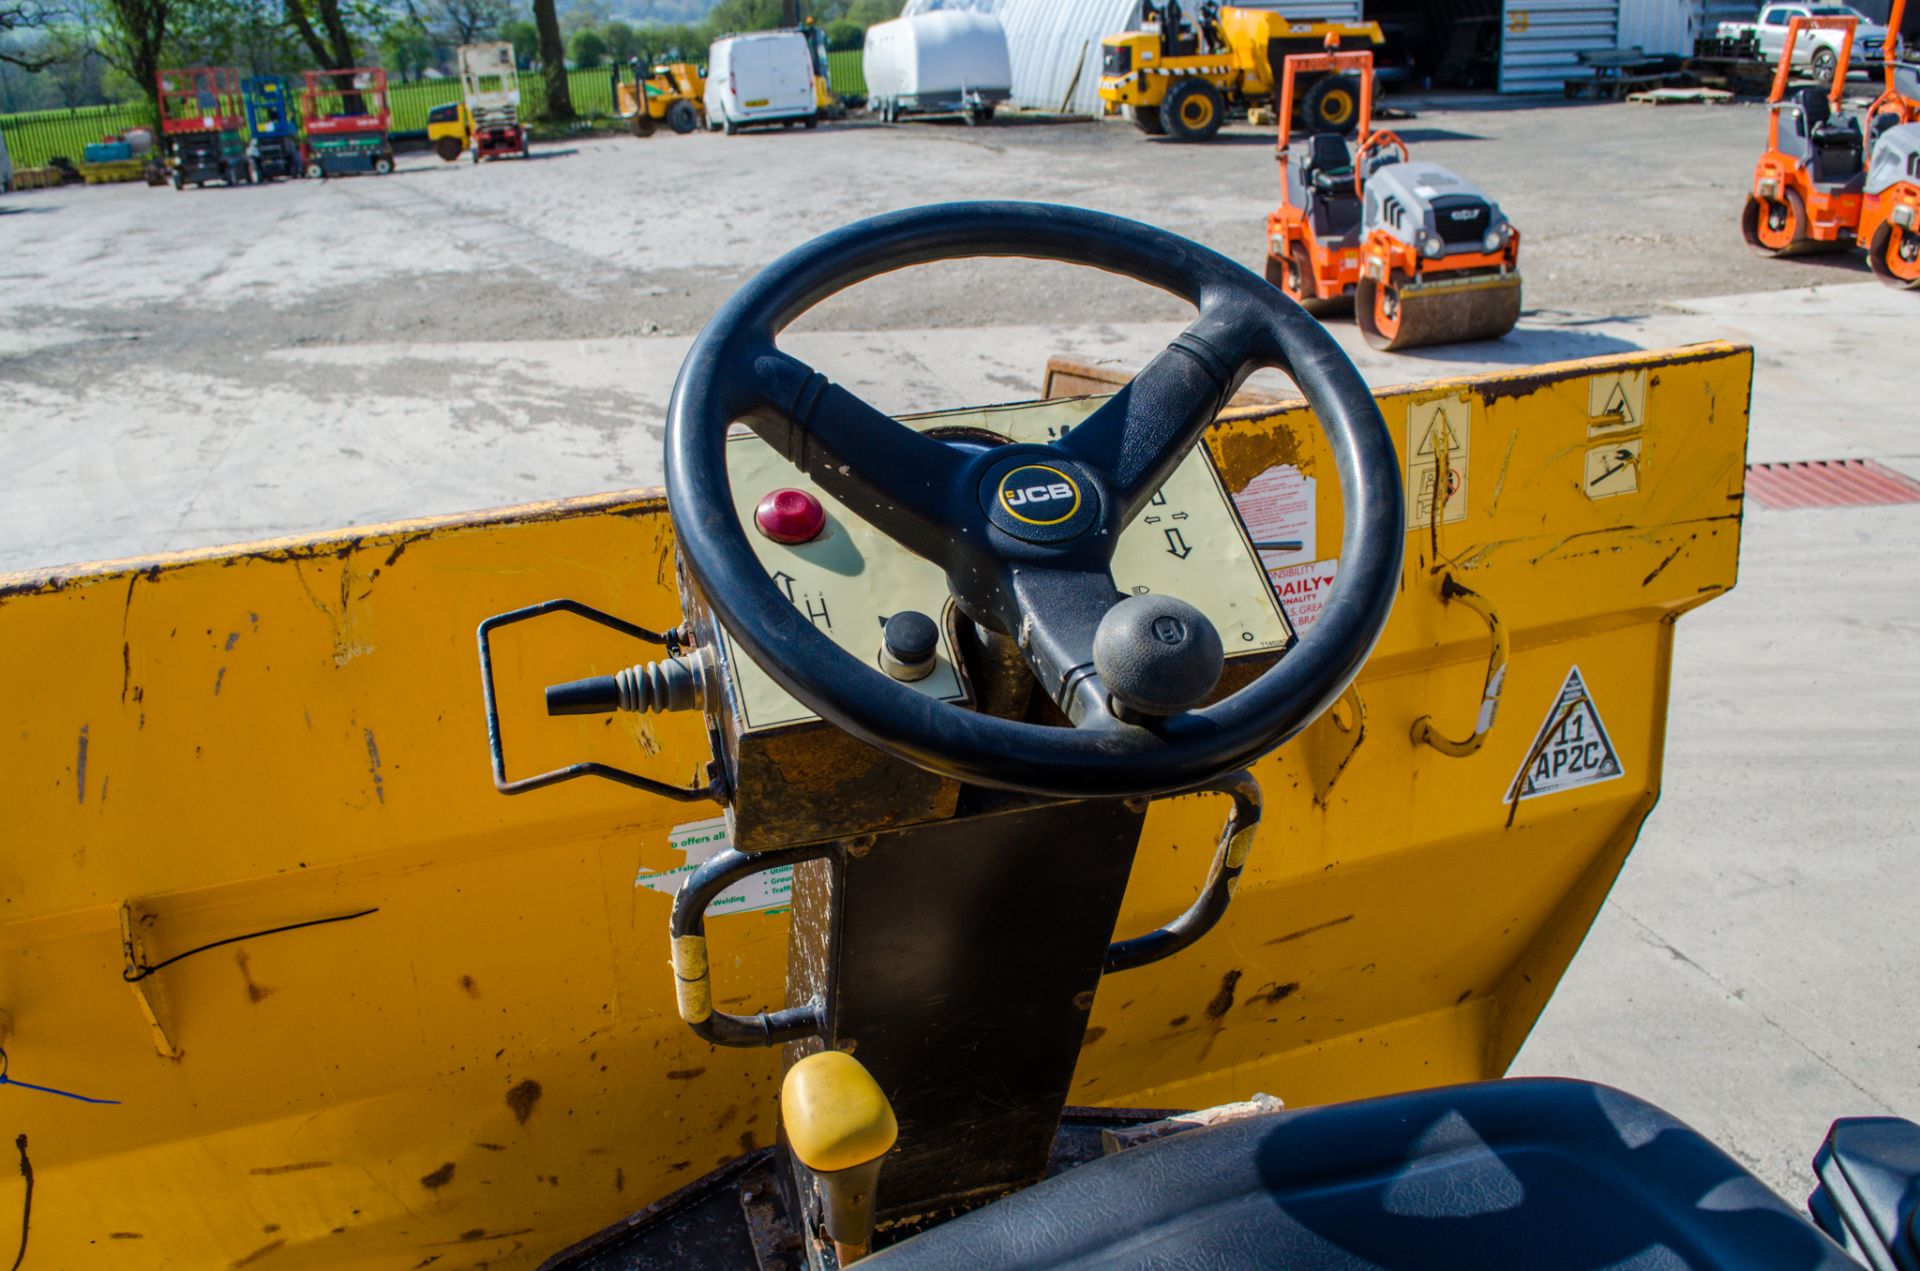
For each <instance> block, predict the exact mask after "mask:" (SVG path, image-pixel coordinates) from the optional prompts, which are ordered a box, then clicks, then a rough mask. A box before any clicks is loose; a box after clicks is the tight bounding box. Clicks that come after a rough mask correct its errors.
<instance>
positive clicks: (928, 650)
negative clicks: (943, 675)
mask: <svg viewBox="0 0 1920 1271" xmlns="http://www.w3.org/2000/svg"><path fill="white" fill-rule="evenodd" d="M939 647H940V628H939V626H938V625H936V624H935V623H934V621H933V619H932V618H929V617H927V615H926V614H924V613H920V612H918V611H917V610H913V609H902V610H901V611H900V612H899V613H896V614H894V615H893V617H891V618H888V619H887V625H886V629H885V630H884V632H883V633H882V634H881V637H880V668H881V669H882V670H884V671H885V672H886V673H887V674H888V675H891V676H892V677H893V678H894V679H896V680H924V679H926V678H927V676H929V675H931V674H933V668H934V667H935V666H936V665H938V663H939V658H937V657H936V656H934V655H935V653H936V652H937V651H938V649H939Z"/></svg>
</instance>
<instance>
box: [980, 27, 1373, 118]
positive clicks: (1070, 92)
mask: <svg viewBox="0 0 1920 1271" xmlns="http://www.w3.org/2000/svg"><path fill="white" fill-rule="evenodd" d="M983 7H984V6H983ZM1185 7H1186V8H1187V10H1188V12H1189V13H1190V14H1191V13H1192V12H1194V11H1197V10H1198V9H1199V7H1200V6H1199V3H1198V0H1194V2H1193V3H1192V4H1189V5H1187V6H1185ZM1240 7H1242V8H1257V9H1279V10H1281V11H1282V12H1285V13H1289V14H1292V15H1294V16H1296V17H1299V18H1302V19H1319V20H1327V19H1332V20H1340V19H1346V20H1350V21H1357V20H1358V19H1359V17H1360V7H1361V0H1272V2H1262V0H1254V2H1253V3H1246V4H1242V5H1241V6H1240ZM991 10H992V12H993V14H994V16H995V17H997V18H999V19H1000V25H1001V26H1002V27H1003V28H1004V29H1005V30H1006V33H1007V56H1008V58H1009V60H1010V61H1011V62H1012V64H1013V99H1012V100H1013V104H1014V105H1016V106H1022V107H1025V108H1026V109H1029V110H1051V111H1060V112H1063V113H1065V114H1072V115H1094V116H1098V115H1099V113H1100V92H1099V88H1100V41H1101V40H1103V39H1104V38H1106V37H1107V36H1109V35H1116V34H1118V33H1119V32H1121V31H1126V30H1130V29H1132V28H1134V27H1136V26H1137V25H1138V24H1139V22H1140V0H992V4H991Z"/></svg>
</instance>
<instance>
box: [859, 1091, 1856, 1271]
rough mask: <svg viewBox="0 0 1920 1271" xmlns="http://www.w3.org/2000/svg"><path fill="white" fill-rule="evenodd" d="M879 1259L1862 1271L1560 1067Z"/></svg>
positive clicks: (1050, 1203) (1678, 1130)
mask: <svg viewBox="0 0 1920 1271" xmlns="http://www.w3.org/2000/svg"><path fill="white" fill-rule="evenodd" d="M885 1177H886V1176H885V1175H884V1174H882V1175H881V1178H882V1183H881V1186H882V1189H883V1191H884V1188H885V1181H884V1180H885ZM864 1265H865V1266H866V1267H871V1268H872V1269H873V1271H932V1269H933V1268H942V1269H944V1268H950V1267H993V1268H997V1269H1006V1271H1011V1269H1013V1268H1023V1269H1032V1271H1038V1269H1039V1268H1062V1267H1088V1268H1090V1267H1115V1268H1118V1267H1128V1268H1132V1267H1169V1268H1171V1267H1190V1268H1206V1269H1207V1271H1234V1269H1237V1268H1275V1267H1284V1268H1287V1269H1288V1271H1310V1269H1319V1268H1340V1269H1341V1271H1348V1269H1353V1271H1358V1269H1360V1268H1416V1267H1417V1268H1460V1269H1462V1271H1467V1269H1469V1268H1471V1269H1473V1271H1484V1269H1486V1268H1506V1267H1513V1268H1527V1269H1528V1271H1576V1269H1577V1271H1597V1269H1598V1268H1602V1267H1609V1268H1619V1267H1635V1268H1649V1269H1651V1268H1659V1269H1660V1271H1683V1269H1685V1271H1706V1269H1708V1268H1713V1269H1715V1271H1733V1269H1734V1268H1741V1269H1742V1271H1789V1269H1791V1271H1810V1269H1813V1268H1818V1269H1820V1271H1859V1267H1858V1266H1857V1265H1856V1264H1854V1263H1853V1262H1851V1261H1850V1260H1849V1259H1848V1258H1847V1257H1846V1255H1845V1254H1843V1253H1842V1252H1841V1250H1840V1248H1839V1247H1838V1246H1837V1245H1835V1244H1834V1243H1833V1242H1832V1241H1830V1240H1828V1239H1827V1238H1826V1237H1825V1236H1823V1235H1821V1234H1820V1232H1819V1231H1817V1230H1816V1229H1815V1228H1814V1227H1813V1225H1812V1224H1811V1223H1809V1222H1807V1221H1806V1219H1804V1218H1803V1217H1801V1216H1800V1215H1799V1214H1797V1213H1796V1212H1795V1211H1794V1210H1792V1209H1790V1208H1789V1207H1788V1206H1787V1205H1786V1203H1785V1202H1784V1201H1782V1200H1781V1199H1780V1198H1779V1197H1777V1196H1775V1195H1774V1194H1773V1193H1772V1192H1770V1191H1768V1190H1767V1188H1766V1187H1765V1185H1763V1184H1762V1183H1761V1182H1760V1181H1759V1180H1758V1179H1756V1178H1754V1177H1753V1176H1752V1175H1751V1174H1749V1173H1747V1172H1746V1170H1744V1169H1742V1168H1741V1167H1740V1166H1739V1165H1738V1164H1736V1163H1735V1162H1734V1161H1733V1160H1732V1159H1731V1158H1730V1157H1728V1156H1727V1155H1726V1154H1725V1153H1724V1152H1722V1151H1720V1150H1719V1149H1718V1148H1716V1147H1714V1146H1713V1145H1712V1144H1711V1143H1709V1142H1708V1141H1707V1140H1706V1139H1704V1138H1702V1137H1701V1136H1700V1135H1699V1134H1697V1133H1695V1132H1694V1131H1693V1130H1691V1129H1689V1128H1688V1127H1687V1126H1685V1125H1683V1124H1682V1123H1680V1122H1679V1121H1676V1120H1675V1119H1674V1118H1673V1117H1671V1116H1668V1115H1667V1114H1666V1113H1664V1112H1662V1111H1660V1110H1659V1109H1658V1108H1655V1107H1653V1106H1652V1105H1651V1104H1648V1103H1645V1102H1643V1101H1641V1100H1639V1099H1636V1098H1634V1097H1633V1096H1632V1095H1628V1094H1623V1093H1621V1092H1620V1091H1618V1090H1613V1089H1609V1088H1608V1087H1606V1086H1597V1085H1590V1084H1587V1083H1585V1082H1577V1081H1557V1080H1540V1079H1518V1080H1513V1081H1497V1082H1487V1083H1484V1084H1480V1085H1469V1086H1455V1087H1451V1088H1447V1089H1440V1090H1426V1091H1420V1092H1417V1093H1414V1094H1404V1095H1393V1096H1389V1097H1387V1098H1382V1099H1369V1100H1366V1101H1364V1102H1359V1103H1350V1104H1338V1105H1334V1106H1330V1107H1324V1108H1307V1109H1303V1110H1300V1111H1296V1112H1282V1113H1276V1114H1275V1115H1273V1116H1267V1117H1257V1118H1253V1119H1249V1120H1244V1121H1236V1122H1230V1123H1227V1124H1224V1125H1218V1126H1214V1127H1212V1128H1209V1129H1204V1130H1193V1131H1189V1132H1187V1133H1185V1134H1179V1135H1175V1136H1174V1137H1172V1138H1168V1139H1163V1140H1160V1141H1158V1142H1155V1143H1150V1144H1147V1145H1145V1146H1142V1147H1137V1148H1134V1149H1132V1150H1130V1151H1127V1152H1122V1153H1120V1154H1119V1155H1117V1156H1110V1157H1106V1158H1104V1159H1102V1160H1098V1161H1094V1162H1092V1163H1090V1164H1087V1165H1082V1166H1080V1167H1079V1168H1077V1169H1072V1170H1068V1171H1067V1172H1066V1173H1064V1174H1061V1175H1059V1176H1058V1177H1055V1178H1051V1179H1048V1180H1047V1181H1045V1182H1043V1183H1040V1184H1038V1185H1037V1186H1034V1187H1032V1188H1029V1189H1028V1190H1026V1191H1024V1192H1021V1193H1019V1194H1018V1195H1015V1196H1011V1197H1008V1198H1007V1199H1005V1200H1002V1201H998V1202H996V1203H994V1204H992V1205H988V1206H986V1207H984V1208H981V1209H977V1210H975V1211H973V1212H972V1213H970V1214H966V1215H964V1216H962V1217H960V1218H956V1219H954V1220H953V1221H952V1222H949V1223H947V1224H946V1225H944V1226H941V1227H936V1228H934V1229H932V1230H931V1231H928V1232H925V1233H923V1234H921V1235H919V1236H916V1237H914V1238H912V1239H910V1240H906V1241H903V1242H902V1243H900V1244H898V1245H895V1246H893V1247H892V1248H889V1249H884V1250H881V1251H880V1252H879V1253H877V1254H875V1255H874V1256H873V1258H872V1259H871V1260H870V1261H868V1262H867V1263H865V1264H864Z"/></svg>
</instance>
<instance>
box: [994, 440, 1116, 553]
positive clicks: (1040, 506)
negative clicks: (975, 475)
mask: <svg viewBox="0 0 1920 1271" xmlns="http://www.w3.org/2000/svg"><path fill="white" fill-rule="evenodd" d="M980 506H981V508H982V509H983V510H984V511H985V512H986V514H987V517H988V519H990V520H991V521H992V522H993V523H994V524H995V525H996V526H998V527H999V528H1000V529H1002V530H1004V531H1006V532H1007V533H1009V534H1011V535H1013V536H1014V537H1015V538H1019V539H1024V540H1026V541H1027V542H1029V543H1059V542H1064V541H1066V540H1067V539H1070V538H1074V537H1077V536H1078V535H1079V534H1080V533H1081V532H1082V531H1083V530H1085V529H1086V528H1087V527H1088V526H1090V525H1092V524H1093V522H1094V519H1095V512H1096V510H1097V508H1098V502H1097V498H1096V496H1095V494H1094V490H1093V486H1092V485H1091V484H1090V483H1089V482H1088V481H1087V479H1086V477H1084V476H1082V475H1081V474H1080V472H1079V471H1078V470H1077V468H1076V467H1075V465H1074V464H1072V463H1071V462H1070V461H1068V460H1066V459H1063V458H1058V457H1056V456H1055V455H1054V454H1052V453H1050V452H1048V451H1045V450H1039V449H1035V450H1032V451H1028V452H1027V453H1026V454H1022V455H1018V456H1015V457H1012V458H1009V459H1005V460H1002V461H1001V462H1000V463H997V464H995V465H994V466H993V468H992V469H991V470H990V471H988V473H987V476H986V479H985V480H984V481H982V482H981V483H980Z"/></svg>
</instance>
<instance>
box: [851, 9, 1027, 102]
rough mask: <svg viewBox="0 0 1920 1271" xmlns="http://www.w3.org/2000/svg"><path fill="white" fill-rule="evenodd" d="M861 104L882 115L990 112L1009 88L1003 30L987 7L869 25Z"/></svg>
mask: <svg viewBox="0 0 1920 1271" xmlns="http://www.w3.org/2000/svg"><path fill="white" fill-rule="evenodd" d="M862 70H863V72H864V74H865V76H866V80H867V109H868V110H870V111H872V112H874V113H875V114H877V115H879V116H880V118H882V119H884V120H888V121H892V120H895V119H898V118H899V117H900V116H901V115H904V114H908V113H911V112H921V113H927V112H934V111H940V112H946V111H963V112H965V114H966V116H967V122H968V123H970V124H972V123H980V122H982V121H984V120H988V119H992V118H993V111H994V107H996V106H998V105H999V104H1000V103H1001V102H1004V101H1006V100H1007V99H1008V98H1010V97H1011V96H1012V95H1013V67H1012V64H1011V62H1010V61H1009V59H1008V57H1007V33H1006V31H1005V29H1004V28H1002V27H1001V25H1000V20H999V19H998V18H996V17H994V16H993V15H992V14H990V13H980V12H977V11H974V10H970V9H937V10H934V11H933V12H930V13H914V14H910V15H908V16H906V17H902V18H896V19H894V20H893V21H891V22H880V23H876V24H875V25H873V26H870V27H868V28H867V44H866V53H865V55H864V58H863V64H862Z"/></svg>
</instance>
